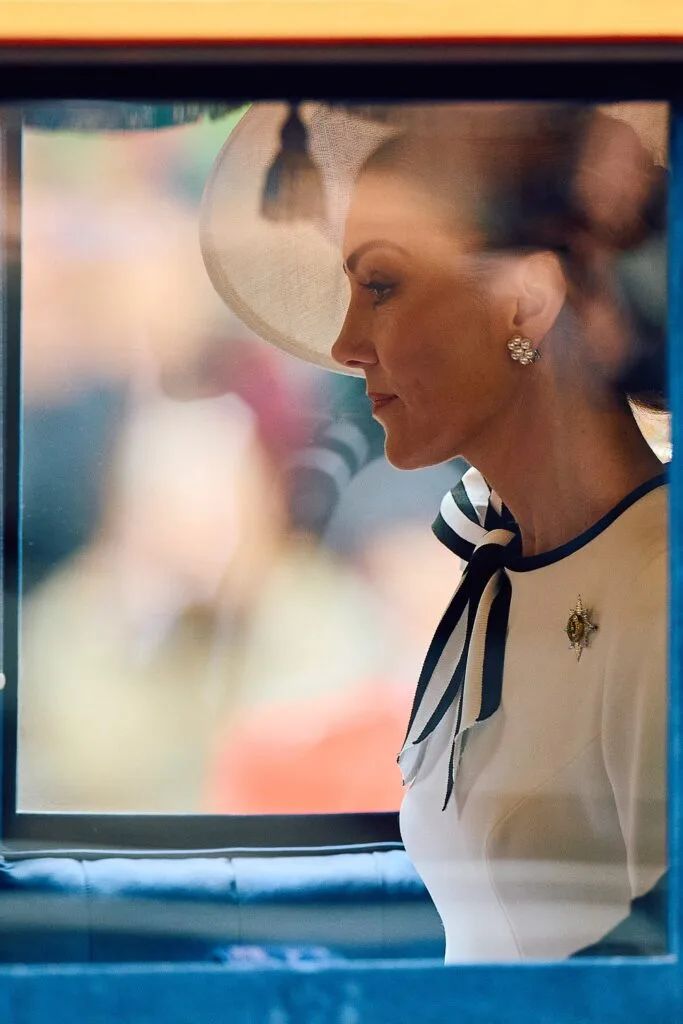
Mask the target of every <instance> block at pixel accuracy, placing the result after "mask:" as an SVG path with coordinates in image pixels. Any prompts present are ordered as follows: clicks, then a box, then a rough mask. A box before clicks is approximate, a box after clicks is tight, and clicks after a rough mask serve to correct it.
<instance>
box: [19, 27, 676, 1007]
mask: <svg viewBox="0 0 683 1024" xmlns="http://www.w3.org/2000/svg"><path fill="white" fill-rule="evenodd" d="M43 57H45V55H44V54H43ZM112 62H113V65H114V67H120V65H121V63H122V61H121V58H120V57H118V56H117V55H113V56H112V54H107V53H103V54H101V55H99V56H97V57H96V56H95V55H94V54H92V53H88V52H87V51H81V52H80V53H78V54H75V53H68V52H65V53H62V54H60V53H59V52H57V53H52V54H51V56H50V60H49V66H48V62H47V61H45V63H44V64H43V65H42V66H41V65H40V55H38V56H32V57H30V58H29V57H25V58H23V59H22V58H21V57H20V56H17V54H14V55H12V54H10V55H9V56H8V55H2V56H1V57H0V94H1V95H0V101H1V102H5V103H6V102H8V101H16V100H18V99H20V98H21V99H25V98H26V97H31V98H36V99H40V98H41V97H44V96H47V95H52V96H54V95H64V96H66V95H68V96H93V95H97V96H102V97H106V98H130V97H132V96H136V95H138V96H140V95H144V96H145V97H150V96H151V97H153V98H162V97H164V96H167V95H170V94H172V95H182V96H183V97H190V96H193V97H206V96H211V97H212V98H215V99H217V100H218V99H220V98H224V97H223V95H222V93H224V92H225V91H226V82H228V81H230V83H231V84H230V86H229V87H230V89H231V90H232V91H234V92H235V93H237V92H238V91H239V93H240V95H241V96H249V97H254V98H256V97H258V98H261V97H264V98H265V97H278V98H279V97H281V94H282V90H283V82H286V83H287V86H286V89H287V92H288V96H293V97H296V98H298V97H303V96H306V95H311V94H316V95H325V96H331V97H336V96H340V94H341V93H344V95H346V96H347V97H348V94H349V91H351V92H352V93H353V94H354V97H358V96H367V95H372V96H376V95H377V92H378V82H379V83H381V91H382V92H383V93H384V94H385V95H388V96H390V97H397V96H401V95H403V96H405V92H406V83H410V86H412V87H414V88H413V89H411V91H412V92H414V93H417V92H418V91H419V93H420V96H421V97H423V98H430V97H431V98H434V97H439V96H443V95H449V96H451V97H454V98H456V97H457V98H460V97H467V98H491V97H499V96H501V95H504V96H506V97H509V96H510V94H511V92H512V91H514V93H515V97H519V98H529V99H532V98H533V99H535V98H543V97H546V98H567V97H575V98H577V99H595V98H600V99H603V100H610V99H612V100H614V99H659V100H668V101H670V102H671V103H672V113H673V117H672V141H671V152H670V168H671V189H670V229H669V252H670V259H669V325H670V331H669V351H670V395H671V408H672V414H673V446H674V450H675V449H676V446H677V445H678V444H679V443H683V442H679V440H678V438H679V434H680V431H681V427H680V423H681V421H682V420H683V102H682V101H681V100H680V99H679V94H680V82H681V81H682V80H683V78H682V77H681V76H682V73H683V50H682V49H680V48H676V47H665V46H662V47H649V48H646V47H641V48H638V47H637V46H636V47H631V48H629V47H625V46H624V47H621V48H609V47H605V48H599V47H595V48H592V49H590V50H589V49H584V50H580V49H579V50H576V48H575V49H574V51H571V50H569V49H567V50H561V49H557V50H555V51H553V53H552V54H551V53H549V52H547V51H543V50H540V51H534V50H533V48H527V49H524V48H518V49H514V48H503V49H502V50H493V49H491V48H488V49H486V48H484V49H481V50H477V49H476V48H472V47H469V48H467V49H465V50H462V51H457V50H456V49H448V48H443V49H440V50H436V49H434V50H419V49H413V50H410V51H408V50H403V51H401V50H400V49H396V50H394V51H391V50H389V49H384V50H382V52H381V53H373V52H372V51H371V50H369V49H366V50H359V51H358V52H356V53H355V54H354V53H352V52H351V51H346V52H345V53H343V54H341V55H340V54H339V53H338V52H336V51H335V50H334V49H332V48H331V49H329V50H327V51H325V50H324V48H319V49H318V50H314V51H308V52H307V53H305V54H303V53H302V52H297V51H291V52H289V53H287V52H286V51H278V52H277V54H274V52H273V51H271V52H268V51H267V50H263V49H261V50H258V49H254V50H252V51H250V50H249V49H248V48H242V49H241V50H239V51H232V52H231V51H229V50H224V51H221V52H213V53H209V52H206V53H198V52H194V53H193V52H192V51H185V52H182V53H181V52H179V51H169V52H166V53H161V52H160V53H158V54H157V55H156V56H154V55H152V56H150V55H149V54H148V55H144V54H143V55H142V56H141V55H140V54H138V55H137V56H136V55H134V54H133V55H132V56H131V58H130V61H129V64H128V67H127V68H126V74H125V83H124V78H123V77H119V76H117V75H113V74H112V73H111V70H112V69H111V63H112ZM108 63H109V65H110V66H109V67H107V64H108ZM380 63H381V68H379V65H380ZM39 66H40V67H41V73H40V75H38V74H37V73H36V68H37V67H39ZM378 69H379V70H380V71H381V77H380V78H378V77H377V72H378ZM418 69H419V73H418ZM408 72H410V74H409V75H408ZM219 83H220V85H219ZM373 83H374V84H373ZM219 88H220V89H221V90H222V93H221V96H217V95H216V93H217V90H218V89H219ZM5 286H7V282H5ZM15 386H16V381H15V380H14V379H13V378H9V379H7V378H6V380H5V385H4V392H3V404H4V410H3V412H4V416H5V417H7V416H8V415H9V416H11V415H12V414H13V412H16V403H17V399H18V396H17V394H16V393H14V391H13V390H12V389H13V388H14V387H15ZM5 422H6V419H5ZM6 454H7V455H9V456H10V458H11V452H7V453H6ZM11 465H12V464H11V463H10V466H11ZM670 494H671V498H670V501H671V513H672V515H671V524H672V525H671V590H670V595H671V597H670V600H671V616H670V713H669V733H670V748H669V749H670V786H669V833H670V865H671V867H670V886H669V899H670V942H669V950H670V952H669V953H668V954H667V955H666V956H664V957H657V958H644V959H642V960H641V959H637V960H626V959H624V960H622V959H619V958H611V959H609V960H599V959H596V960H575V961H567V962H562V963H553V964H547V965H545V964H544V965H538V964H527V965H515V966H496V965H491V966H488V965H482V966H467V967H460V966H452V967H447V968H443V967H438V968H437V967H433V966H426V965H420V964H412V965H410V966H405V965H402V964H396V963H394V964H388V963H375V964H369V965H364V966H362V967H360V966H357V965H353V964H351V965H345V966H339V967H329V968H321V969H316V970H311V971H307V972H295V971H287V970H282V971H280V970H272V969H271V970H268V971H263V972H258V971H254V972H249V973H244V972H238V973H234V972H230V971H225V970H223V969H222V968H220V967H215V968H214V967H211V966H197V967H182V968H180V967H179V968H165V967H158V968H147V967H145V968H143V967H137V966H135V967H131V968H129V969H126V970H122V969H114V968H112V969H107V968H86V969H82V968H79V969H73V968H72V969H69V968H59V967H52V968H49V969H45V970H28V969H24V968H21V967H16V968H7V969H3V970H1V971H0V1018H1V1019H3V1020H7V1021H24V1020H25V1021H28V1020H31V1021H33V1020H39V1019H45V1020H47V1019H51V1020H55V1019H63V1020H73V1019H84V1020H88V1021H91V1022H93V1024H95V1022H99V1021H104V1020H110V1019H113V1015H114V1013H115V1014H116V1015H117V1019H121V1020H126V1021H130V1022H140V1024H142V1022H151V1021H153V1020H155V1021H157V1020H163V1021H164V1022H165V1024H176V1022H177V1024H180V1022H181V1021H187V1020H189V1019H192V1020H193V1021H198V1022H204V1021H206V1022H208V1021H214V1020H218V1019H227V1018H229V1019H231V1020H234V1021H242V1020H243V1021H260V1020H263V1021H266V1020H269V1021H276V1020H277V1021H283V1022H284V1021H287V1022H289V1021H292V1022H294V1021H296V1022H299V1021H303V1022H306V1021H310V1022H313V1021H332V1020H335V1021H345V1022H348V1024H350V1022H352V1021H354V1022H355V1021H371V1022H373V1024H381V1022H384V1021H386V1022H389V1021H406V1022H407V1021H411V1022H412V1021H416V1020H419V1021H435V1022H436V1021H439V1022H440V1021H444V1020H451V1019H453V1020H458V1021H461V1022H486V1024H488V1022H490V1021H495V1020H505V1021H506V1022H507V1024H514V1022H520V1024H521V1022H522V1021H524V1022H525V1024H526V1022H527V1021H529V1020H533V1021H551V1020H552V1021H553V1022H554V1024H578V1022H582V1024H583V1022H584V1021H592V1020H595V1021H600V1022H605V1024H611V1022H614V1024H617V1022H619V1024H624V1022H626V1021H649V1020H657V1021H660V1022H662V1024H669V1022H671V1024H673V1022H678V1021H679V1020H680V1019H681V1014H682V1013H683V964H682V963H681V952H682V951H681V939H682V937H683V905H682V904H681V873H682V867H683V865H682V860H681V843H682V831H681V829H682V819H681V812H682V810H683V808H682V806H681V800H682V787H683V743H682V737H683V733H682V730H683V717H682V710H681V701H682V692H683V690H682V687H683V681H682V665H683V622H682V620H681V615H680V608H681V606H682V604H683V528H682V526H681V522H682V515H683V468H682V467H681V465H680V460H679V461H678V462H677V461H676V460H675V459H674V462H673V464H672V468H671V475H670ZM7 525H8V528H9V530H11V527H12V524H11V522H10V523H9V524H7ZM5 607H7V605H6V606H5ZM7 653H8V652H7V651H6V656H7ZM7 792H8V790H7V788H5V793H7ZM10 792H11V790H10ZM5 814H6V815H7V814H9V815H10V819H8V818H7V817H6V819H5V820H6V821H7V820H11V815H12V814H14V808H9V809H6V810H5ZM222 845H223V844H222ZM55 1008H58V1009H57V1010H55Z"/></svg>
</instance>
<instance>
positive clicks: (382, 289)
mask: <svg viewBox="0 0 683 1024" xmlns="http://www.w3.org/2000/svg"><path fill="white" fill-rule="evenodd" d="M362 287H363V288H364V289H365V290H366V291H368V292H370V294H371V295H372V304H373V306H380V305H381V304H382V303H383V302H384V301H385V299H387V298H388V297H389V295H390V294H391V290H392V288H393V287H394V286H393V284H389V282H386V281H368V283H367V284H364V285H363V286H362Z"/></svg>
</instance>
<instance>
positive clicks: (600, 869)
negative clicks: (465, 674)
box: [401, 478, 668, 963]
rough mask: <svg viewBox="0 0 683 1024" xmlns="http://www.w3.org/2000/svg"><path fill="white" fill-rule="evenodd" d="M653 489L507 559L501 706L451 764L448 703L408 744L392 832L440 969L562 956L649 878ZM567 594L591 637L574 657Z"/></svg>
mask: <svg viewBox="0 0 683 1024" xmlns="http://www.w3.org/2000/svg"><path fill="white" fill-rule="evenodd" d="M667 490H668V489H667V487H666V486H665V478H658V479H657V480H656V481H652V482H651V483H650V485H645V487H643V488H639V489H638V491H636V492H634V493H633V495H631V496H629V498H628V499H626V500H625V501H624V502H621V503H620V505H619V506H618V508H617V509H616V510H614V512H613V513H612V514H610V515H608V516H606V517H604V519H602V520H600V522H599V523H598V524H596V526H595V527H593V528H592V529H591V530H589V531H587V532H586V533H585V534H582V535H581V537H579V538H577V539H576V540H575V541H574V542H572V543H571V544H568V545H564V546H563V547H562V548H559V549H557V550H556V551H555V552H551V553H550V554H548V555H542V556H537V557H533V558H526V559H524V558H520V557H517V558H516V559H515V558H511V559H509V565H508V566H506V567H505V569H504V572H505V574H506V576H507V579H508V580H509V582H510V602H509V616H508V622H507V639H506V641H505V647H504V667H503V670H502V693H501V697H500V705H499V706H498V708H497V710H494V711H493V713H492V714H491V715H490V717H488V718H486V719H485V720H483V721H476V722H474V723H473V724H471V727H470V728H468V729H467V731H466V732H465V733H464V734H462V735H461V736H460V737H459V739H458V742H457V745H456V747H455V750H456V755H457V756H456V758H455V762H453V758H452V751H453V735H454V719H453V712H452V710H451V711H449V713H447V714H445V715H444V716H443V718H442V719H441V720H440V722H439V724H438V725H437V727H436V728H435V729H434V730H433V731H432V733H431V735H430V736H429V737H428V739H426V740H424V741H423V742H422V744H421V746H422V750H421V752H420V758H419V759H418V765H417V769H416V771H415V772H414V773H413V777H412V781H411V782H410V785H409V788H408V790H407V792H406V796H405V799H404V802H403V806H402V809H401V832H402V835H403V840H404V843H405V846H406V849H407V851H408V854H409V855H410V857H411V859H412V861H413V862H414V864H415V866H416V868H417V870H418V871H419V873H420V874H421V876H422V878H423V879H424V882H425V884H426V886H427V888H428V890H429V892H430V894H431V896H432V898H433V900H434V903H435V905H436V908H437V910H438V911H439V914H440V915H441V918H442V921H443V925H444V929H445V933H446V962H451V963H453V962H472V961H494V962H496V961H516V960H527V959H534V960H555V959H561V958H565V957H567V956H569V955H571V954H573V953H575V952H577V951H578V950H581V949H583V948H585V947H587V946H589V945H592V944H594V943H596V942H598V941H599V940H600V939H601V938H602V937H603V936H604V935H605V934H606V933H608V932H609V931H610V930H611V929H613V928H614V927H615V925H617V924H618V923H619V922H620V921H622V920H623V919H624V918H626V917H627V916H628V914H629V911H630V907H631V903H632V901H633V900H634V899H637V898H638V897H640V896H642V895H643V894H645V893H647V892H649V891H650V890H651V889H652V888H653V886H655V884H656V883H657V882H658V880H660V879H661V878H662V876H663V875H664V873H665V871H666V791H665V777H666V701H667V690H666V678H667V677H666V648H667V612H668V605H667ZM579 597H581V599H582V602H583V606H584V607H585V608H586V609H587V610H588V616H589V619H590V621H591V622H592V623H593V624H594V625H596V626H597V630H596V631H595V632H592V633H591V634H590V637H589V639H588V641H587V646H586V647H585V648H583V649H581V650H580V657H577V651H575V650H573V649H571V648H570V644H569V640H568V636H567V633H566V626H567V622H568V619H569V616H570V613H571V611H572V610H573V609H574V608H575V607H576V604H577V600H578V598H579ZM475 654H476V652H475ZM436 675H437V673H435V674H434V676H433V677H432V679H431V680H430V683H429V686H428V687H427V692H426V693H425V694H424V697H423V704H424V705H430V708H431V709H433V708H434V706H435V705H436V703H437V701H438V696H439V695H438V693H432V694H430V692H429V690H430V687H432V688H434V687H437V689H438V684H437V682H436V681H435V677H436ZM418 717H419V715H418ZM423 723H424V715H423ZM411 742H412V749H413V750H414V749H417V747H416V745H415V732H414V731H413V735H412V739H411V735H410V732H409V737H408V740H407V743H406V747H404V751H405V750H406V748H407V747H409V746H410V745H411ZM449 775H450V776H451V777H453V778H454V786H453V791H452V795H451V797H450V798H449V799H448V802H447V803H446V805H445V807H444V797H445V794H446V791H447V781H448V779H449Z"/></svg>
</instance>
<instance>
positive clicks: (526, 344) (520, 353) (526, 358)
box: [508, 334, 541, 366]
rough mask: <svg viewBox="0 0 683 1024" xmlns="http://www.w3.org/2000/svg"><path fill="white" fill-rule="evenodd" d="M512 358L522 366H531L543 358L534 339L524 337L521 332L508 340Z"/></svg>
mask: <svg viewBox="0 0 683 1024" xmlns="http://www.w3.org/2000/svg"><path fill="white" fill-rule="evenodd" d="M508 351H509V353H510V359H514V361H515V362H516V363H519V364H520V365H521V366H529V364H530V363H535V362H536V361H537V360H538V359H540V358H541V353H540V352H539V351H538V349H537V348H534V343H533V341H529V339H528V338H523V337H522V335H521V334H514V335H513V336H512V337H511V338H510V340H509V341H508Z"/></svg>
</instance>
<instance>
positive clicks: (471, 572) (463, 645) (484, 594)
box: [398, 469, 519, 810]
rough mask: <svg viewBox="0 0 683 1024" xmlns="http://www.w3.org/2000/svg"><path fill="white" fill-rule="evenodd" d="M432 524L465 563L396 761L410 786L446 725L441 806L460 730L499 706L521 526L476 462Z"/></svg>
mask: <svg viewBox="0 0 683 1024" xmlns="http://www.w3.org/2000/svg"><path fill="white" fill-rule="evenodd" d="M433 530H434V533H435V534H436V536H437V537H438V538H439V540H440V541H441V542H442V543H443V544H445V545H446V546H447V547H448V548H450V549H451V551H453V552H455V554H457V555H459V556H460V557H461V558H463V559H464V560H465V561H466V562H467V565H466V567H465V569H464V571H463V574H462V577H461V580H460V584H459V586H458V588H457V590H456V592H455V594H454V596H453V599H452V600H451V603H450V604H449V606H448V608H447V609H446V611H445V613H444V615H443V618H442V619H441V622H440V623H439V625H438V627H437V630H436V633H435V634H434V638H433V640H432V642H431V644H430V646H429V650H428V651H427V656H426V658H425V662H424V665H423V668H422V672H421V673H420V678H419V680H418V683H417V690H416V693H415V699H414V701H413V708H412V711H411V714H410V721H409V723H408V730H407V733H406V738H405V740H404V743H403V747H402V749H401V753H400V754H399V755H398V763H399V765H400V767H401V771H402V773H403V782H404V785H410V783H411V782H413V781H414V779H415V778H416V777H417V774H418V772H419V770H420V766H421V765H422V762H423V760H424V756H425V753H426V750H427V746H428V741H429V738H430V737H431V736H432V735H433V734H434V733H435V732H436V731H437V729H438V730H439V732H441V730H442V729H446V730H447V733H448V741H449V743H450V758H449V767H448V779H447V780H446V796H445V800H444V805H443V807H444V810H445V809H446V806H447V805H448V801H449V800H450V797H451V794H452V793H453V786H454V781H455V774H456V770H457V762H458V756H457V755H458V751H459V749H460V747H461V743H462V737H463V735H464V733H465V731H466V730H467V729H469V728H470V727H471V726H472V725H474V723H475V722H482V721H484V719H486V718H490V716H491V715H492V714H493V713H494V711H496V710H497V708H498V707H499V705H500V698H501V691H502V684H503V663H504V657H505V640H506V634H507V623H508V615H509V611H510V593H511V590H510V581H509V579H508V577H507V574H506V572H505V570H504V564H505V558H506V555H508V554H509V551H508V546H509V545H510V543H511V542H512V541H516V540H518V538H519V531H518V529H517V526H516V524H515V522H514V519H513V518H512V515H511V514H510V512H509V510H508V509H507V508H506V507H505V505H503V503H502V502H501V500H500V498H499V497H498V495H497V494H496V493H495V492H494V491H492V490H491V489H490V488H489V487H488V485H487V484H486V482H485V481H484V479H483V478H482V476H481V475H480V474H479V472H478V471H477V470H475V469H470V470H468V471H467V473H465V475H464V477H463V478H462V480H461V481H460V483H459V484H458V485H457V487H454V488H453V490H452V491H450V492H449V493H448V494H447V495H446V497H445V498H444V499H443V501H442V503H441V509H440V511H439V515H438V517H437V519H436V521H435V522H434V526H433Z"/></svg>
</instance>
